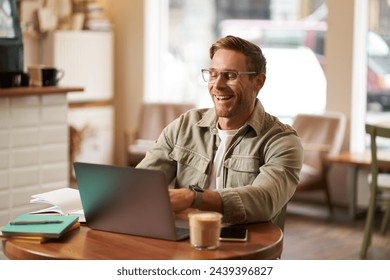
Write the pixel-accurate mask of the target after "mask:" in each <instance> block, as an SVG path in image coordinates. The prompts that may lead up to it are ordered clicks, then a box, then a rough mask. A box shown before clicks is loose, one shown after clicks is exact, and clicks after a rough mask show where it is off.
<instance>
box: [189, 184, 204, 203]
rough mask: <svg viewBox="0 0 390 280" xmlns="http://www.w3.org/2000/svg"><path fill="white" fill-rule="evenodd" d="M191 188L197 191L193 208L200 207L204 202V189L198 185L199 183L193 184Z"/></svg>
mask: <svg viewBox="0 0 390 280" xmlns="http://www.w3.org/2000/svg"><path fill="white" fill-rule="evenodd" d="M190 189H191V190H192V191H193V192H194V193H195V199H194V201H193V202H192V204H191V208H195V209H198V208H199V206H200V204H201V203H202V196H203V192H204V189H202V188H201V187H198V186H197V185H191V186H190Z"/></svg>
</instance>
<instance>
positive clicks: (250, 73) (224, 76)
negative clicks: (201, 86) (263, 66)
mask: <svg viewBox="0 0 390 280" xmlns="http://www.w3.org/2000/svg"><path fill="white" fill-rule="evenodd" d="M201 72H202V78H203V81H205V82H206V83H208V84H214V83H215V81H216V80H217V79H218V77H220V76H221V75H222V77H223V78H224V79H225V80H226V82H227V83H228V82H231V83H232V82H235V81H237V80H238V78H239V77H240V76H241V75H252V74H259V72H255V71H248V72H240V71H235V70H227V71H213V72H216V73H217V74H218V75H217V77H216V78H215V79H214V80H212V81H210V69H201ZM205 73H208V75H209V79H208V80H207V79H206V78H205ZM228 73H234V74H236V75H237V77H236V78H234V79H229V77H228V75H227V74H228Z"/></svg>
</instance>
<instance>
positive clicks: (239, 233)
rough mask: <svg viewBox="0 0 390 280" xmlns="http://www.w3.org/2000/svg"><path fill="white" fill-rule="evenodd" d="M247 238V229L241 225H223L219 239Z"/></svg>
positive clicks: (241, 239) (239, 239)
mask: <svg viewBox="0 0 390 280" xmlns="http://www.w3.org/2000/svg"><path fill="white" fill-rule="evenodd" d="M247 239H248V229H246V228H242V227H224V228H222V229H221V234H220V236H219V240H221V241H238V242H245V241H247Z"/></svg>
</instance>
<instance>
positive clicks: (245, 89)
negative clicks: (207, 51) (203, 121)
mask: <svg viewBox="0 0 390 280" xmlns="http://www.w3.org/2000/svg"><path fill="white" fill-rule="evenodd" d="M210 70H214V71H217V72H221V71H229V70H232V71H237V72H248V71H250V70H249V69H247V63H246V58H245V55H244V54H242V53H240V52H236V51H232V50H225V49H220V50H218V51H217V52H216V53H215V54H214V57H213V59H212V60H211V63H210ZM253 75H255V77H252V79H249V78H250V76H249V75H247V74H243V75H240V76H238V78H237V79H236V80H234V81H228V80H227V79H226V78H225V77H224V76H222V75H220V76H219V77H218V78H217V79H216V80H215V82H214V83H209V85H208V88H209V92H210V96H211V98H212V100H213V102H214V106H215V112H216V114H217V116H218V117H219V124H220V126H221V122H223V123H225V124H226V125H228V127H221V128H222V129H238V128H240V127H241V126H242V125H244V124H245V122H246V121H247V119H248V118H249V116H250V115H251V113H252V111H253V109H254V104H255V102H256V96H257V92H258V91H259V90H260V89H261V87H262V86H263V84H264V81H265V75H264V74H253ZM253 75H252V76H253Z"/></svg>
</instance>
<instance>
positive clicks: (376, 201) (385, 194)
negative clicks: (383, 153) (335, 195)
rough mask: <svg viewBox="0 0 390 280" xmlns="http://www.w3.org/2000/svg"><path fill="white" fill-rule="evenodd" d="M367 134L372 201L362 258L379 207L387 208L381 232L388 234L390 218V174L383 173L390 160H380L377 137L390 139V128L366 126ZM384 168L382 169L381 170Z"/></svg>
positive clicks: (365, 228) (369, 208)
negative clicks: (369, 149) (369, 150)
mask: <svg viewBox="0 0 390 280" xmlns="http://www.w3.org/2000/svg"><path fill="white" fill-rule="evenodd" d="M366 132H367V134H369V135H370V141H371V142H370V143H371V144H370V145H371V167H370V174H369V176H368V182H369V186H370V200H369V204H368V211H367V216H366V224H365V226H364V237H363V243H362V247H361V250H360V257H361V258H365V257H366V255H367V250H368V247H369V246H370V244H371V240H372V231H373V227H374V219H375V212H376V211H377V207H378V206H382V207H385V214H384V216H383V219H382V224H381V228H380V232H381V233H382V234H385V233H386V229H387V226H388V224H389V218H390V174H389V173H381V171H382V169H383V168H386V169H387V170H389V169H390V160H384V159H380V151H378V142H377V137H385V138H390V127H381V126H376V125H371V124H366ZM381 168H382V169H381Z"/></svg>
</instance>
